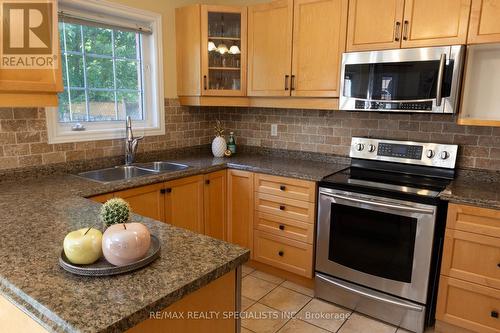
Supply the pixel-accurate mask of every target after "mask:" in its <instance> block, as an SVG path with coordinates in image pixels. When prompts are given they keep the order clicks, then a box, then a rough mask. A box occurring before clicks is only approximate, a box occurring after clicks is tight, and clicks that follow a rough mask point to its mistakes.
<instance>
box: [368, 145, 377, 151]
mask: <svg viewBox="0 0 500 333" xmlns="http://www.w3.org/2000/svg"><path fill="white" fill-rule="evenodd" d="M375 149H376V147H375V146H374V145H372V144H369V145H368V151H369V152H370V153H373V152H374V151H375Z"/></svg>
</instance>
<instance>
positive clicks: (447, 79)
mask: <svg viewBox="0 0 500 333" xmlns="http://www.w3.org/2000/svg"><path fill="white" fill-rule="evenodd" d="M464 56H465V46H464V45H454V46H439V47H426V48H415V49H397V50H385V51H370V52H352V53H344V54H343V56H342V71H341V76H340V77H341V82H340V91H341V94H340V98H339V104H340V109H341V110H350V111H376V112H428V113H455V112H457V110H458V102H459V98H458V97H459V94H460V81H461V76H462V67H463V63H464Z"/></svg>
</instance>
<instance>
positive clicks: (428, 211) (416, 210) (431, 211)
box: [322, 192, 434, 215]
mask: <svg viewBox="0 0 500 333" xmlns="http://www.w3.org/2000/svg"><path fill="white" fill-rule="evenodd" d="M322 194H325V195H327V196H331V197H333V198H336V199H341V200H345V201H352V202H357V203H362V204H367V205H372V206H379V207H385V208H393V209H397V210H402V211H405V212H413V213H421V214H431V215H432V214H434V209H424V208H416V207H410V206H401V205H395V204H390V203H385V202H380V201H375V200H374V201H370V200H365V199H361V198H356V197H346V196H343V195H338V194H327V193H324V192H322Z"/></svg>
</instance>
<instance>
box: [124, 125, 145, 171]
mask: <svg viewBox="0 0 500 333" xmlns="http://www.w3.org/2000/svg"><path fill="white" fill-rule="evenodd" d="M125 132H126V133H125V165H127V166H129V165H131V164H132V163H133V162H134V159H135V154H136V152H137V146H138V144H139V141H140V140H142V139H143V138H144V137H143V136H139V137H134V133H133V131H132V118H130V116H127V120H126V121H125Z"/></svg>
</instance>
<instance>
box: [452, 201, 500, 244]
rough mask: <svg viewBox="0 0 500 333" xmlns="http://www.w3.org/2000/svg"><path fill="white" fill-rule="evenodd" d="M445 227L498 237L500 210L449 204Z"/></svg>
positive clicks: (499, 232) (499, 234)
mask: <svg viewBox="0 0 500 333" xmlns="http://www.w3.org/2000/svg"><path fill="white" fill-rule="evenodd" d="M446 227H447V228H450V229H456V230H462V231H468V232H473V233H476V234H482V235H486V236H492V237H498V238H500V210H496V209H488V208H481V207H474V206H467V205H457V204H450V205H449V206H448V217H447V220H446Z"/></svg>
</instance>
